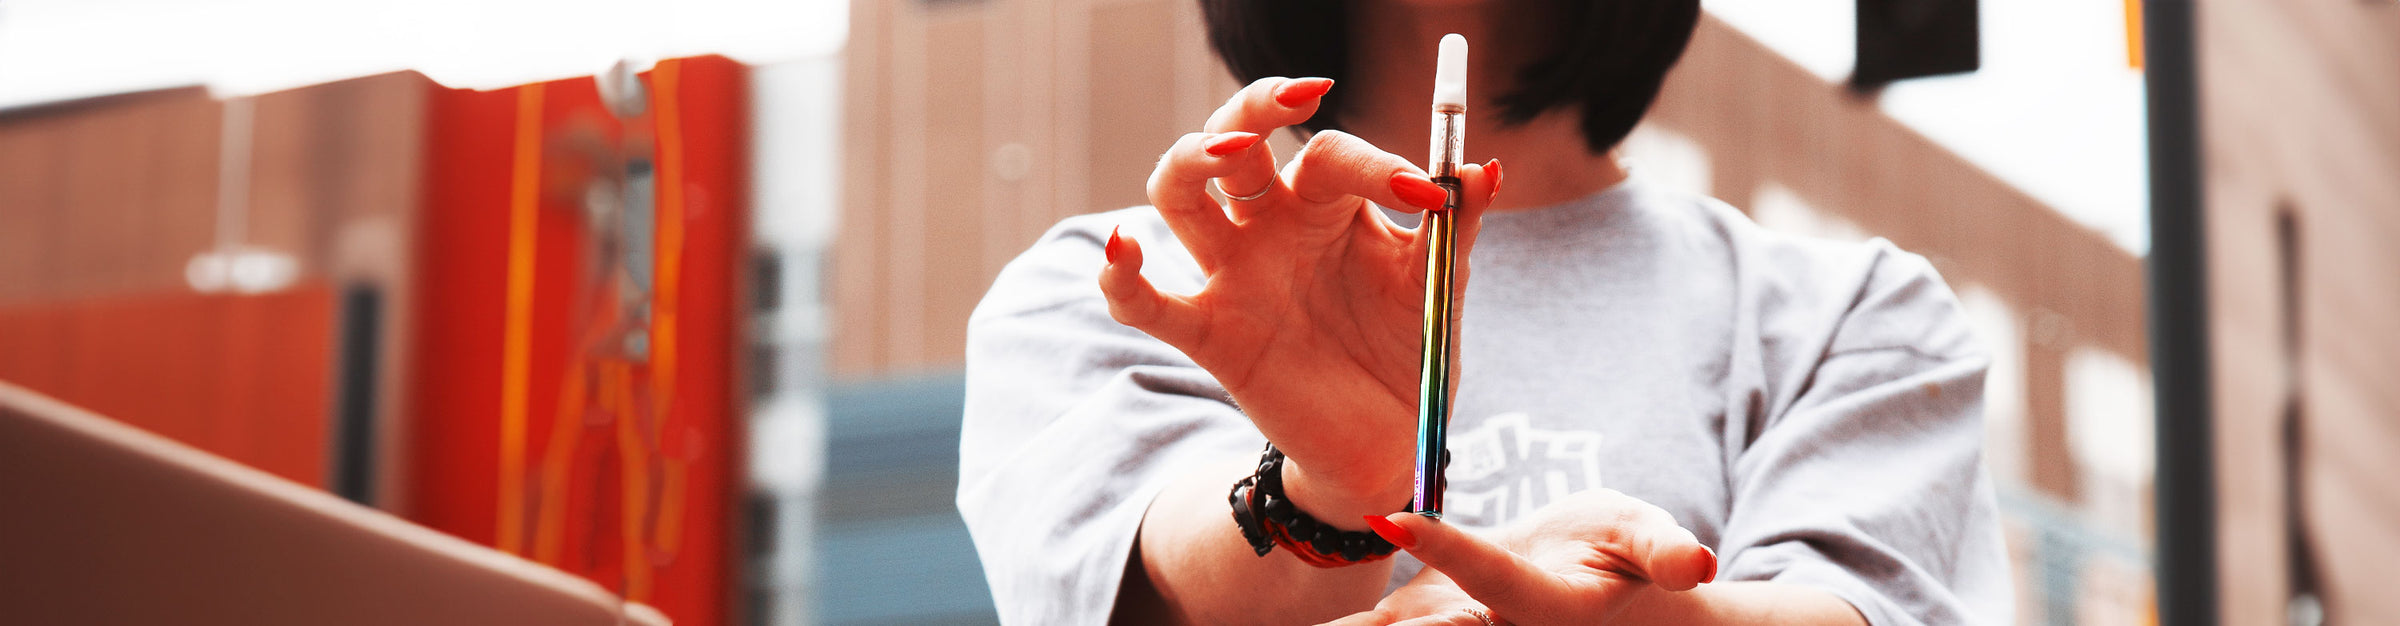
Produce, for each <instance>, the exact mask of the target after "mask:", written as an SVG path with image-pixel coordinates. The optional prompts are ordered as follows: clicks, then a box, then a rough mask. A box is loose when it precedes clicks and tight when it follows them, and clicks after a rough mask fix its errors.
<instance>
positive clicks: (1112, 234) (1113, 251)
mask: <svg viewBox="0 0 2400 626" xmlns="http://www.w3.org/2000/svg"><path fill="white" fill-rule="evenodd" d="M1118 228H1124V227H1123V226H1118V227H1116V228H1110V229H1108V245H1106V246H1101V247H1100V250H1101V251H1102V253H1103V254H1107V255H1108V264H1109V265H1116V264H1117V229H1118Z"/></svg>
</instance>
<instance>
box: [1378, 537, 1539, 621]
mask: <svg viewBox="0 0 2400 626" xmlns="http://www.w3.org/2000/svg"><path fill="white" fill-rule="evenodd" d="M1366 519H1367V525H1368V526H1370V527H1372V528H1374V529H1375V534H1377V535H1381V536H1383V538H1384V540H1385V541H1390V542H1392V543H1393V544H1396V545H1398V546H1400V548H1401V549H1403V550H1407V551H1408V553H1409V554H1412V555H1416V557H1417V560H1419V561H1424V562H1425V566H1426V567H1430V568H1433V569H1436V570H1440V571H1441V572H1442V573H1443V574H1446V575H1448V576H1450V582H1452V583H1455V584H1457V585H1458V588H1459V590H1461V591H1465V592H1467V595H1468V596H1471V597H1473V598H1475V599H1476V600H1477V601H1480V602H1482V603H1483V604H1484V606H1488V607H1492V610H1494V611H1497V612H1499V613H1501V614H1503V615H1547V614H1551V613H1552V611H1550V610H1548V608H1549V607H1548V606H1547V602H1546V601H1545V598H1547V597H1552V596H1555V595H1557V593H1556V591H1557V590H1558V589H1559V588H1560V585H1559V580H1558V578H1557V577H1556V576H1553V575H1551V574H1550V572H1547V571H1543V570H1542V568H1541V567H1539V566H1536V565H1534V564H1533V562H1532V561H1527V560H1525V557H1522V556H1518V555H1517V553H1515V552H1510V551H1508V549H1507V548H1503V547H1500V545H1499V544H1495V543H1492V542H1490V541H1488V540H1485V539H1484V538H1482V537H1477V536H1475V535H1471V534H1468V533H1467V532H1466V531H1463V530H1459V528H1458V527H1457V526H1452V525H1449V524H1444V523H1441V522H1439V521H1436V520H1434V519H1431V518H1428V517H1425V516H1423V515H1418V514H1415V513H1409V512H1400V513H1393V514H1391V515H1388V516H1384V517H1375V516H1372V515H1370V516H1367V518H1366Z"/></svg>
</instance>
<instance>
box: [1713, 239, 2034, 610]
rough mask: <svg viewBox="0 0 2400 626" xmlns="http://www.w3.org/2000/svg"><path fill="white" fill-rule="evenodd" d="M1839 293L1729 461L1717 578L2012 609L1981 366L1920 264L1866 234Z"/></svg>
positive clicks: (1950, 306) (1862, 606)
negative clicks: (1989, 459) (1985, 447)
mask: <svg viewBox="0 0 2400 626" xmlns="http://www.w3.org/2000/svg"><path fill="white" fill-rule="evenodd" d="M1872 248H1873V250H1872V255H1873V257H1874V258H1873V260H1872V261H1871V262H1869V263H1867V264H1865V265H1864V266H1865V267H1866V268H1868V269H1867V272H1866V276H1865V278H1864V280H1863V282H1861V283H1853V284H1860V285H1861V286H1860V287H1859V288H1858V289H1857V290H1855V294H1854V297H1851V298H1848V299H1847V302H1848V303H1849V306H1847V307H1846V308H1843V309H1839V310H1837V312H1836V313H1835V314H1833V315H1830V316H1828V318H1829V319H1831V320H1832V322H1831V323H1830V324H1829V325H1827V326H1828V327H1830V329H1831V332H1830V334H1829V335H1827V336H1825V337H1822V338H1821V339H1820V340H1818V341H1786V342H1785V343H1788V344H1802V345H1808V346H1811V347H1812V349H1813V352H1812V356H1811V358H1808V359H1793V362H1792V363H1790V364H1788V365H1784V366H1783V367H1784V368H1785V369H1786V370H1787V371H1786V372H1783V373H1787V374H1792V375H1790V376H1781V378H1782V379H1784V380H1789V381H1798V382H1796V383H1794V384H1793V386H1794V387H1795V388H1796V390H1794V391H1792V392H1791V393H1790V394H1789V396H1788V397H1789V398H1790V400H1789V401H1788V402H1779V403H1777V404H1780V405H1782V406H1781V408H1780V410H1779V411H1777V412H1776V413H1774V414H1772V415H1766V416H1764V418H1763V424H1762V425H1761V426H1760V427H1759V428H1758V429H1757V430H1756V432H1755V434H1754V436H1753V437H1752V438H1751V439H1750V440H1749V442H1748V445H1747V446H1746V447H1745V448H1743V449H1741V450H1739V451H1738V452H1737V454H1736V455H1735V457H1734V458H1733V460H1732V473H1731V476H1730V481H1731V483H1732V484H1731V485H1730V487H1731V489H1732V506H1731V508H1730V509H1729V514H1728V516H1727V520H1726V530H1725V533H1724V535H1723V540H1722V542H1721V543H1722V544H1723V545H1722V546H1721V550H1720V553H1723V554H1725V555H1727V563H1726V565H1725V566H1724V569H1723V572H1722V578H1723V579H1727V580H1772V581H1777V582H1786V583H1795V584H1805V585H1811V586H1815V587H1818V588H1822V589H1825V590H1827V591H1830V592H1832V593H1834V594H1835V595H1837V596H1840V597H1841V598H1842V599H1844V600H1847V601H1849V602H1850V604H1851V605H1852V606H1855V607H1857V608H1858V610H1859V612H1860V613H1861V614H1863V615H1864V616H1865V617H1866V618H1867V621H1868V622H1869V623H1872V624H1875V625H1877V626H1893V625H1901V624H1969V623H1991V624H2004V623H2012V620H2013V618H2012V617H2011V615H2010V613H2011V611H2012V610H2013V604H2012V603H2013V599H2012V593H2011V591H2010V589H2009V584H2010V583H2009V579H2008V565H2007V555H2006V551H2005V549H2004V547H2003V545H2002V538H2001V530H2000V526H1999V509H1998V505H1997V504H1996V502H1995V498H1994V497H1993V491H1992V485H1991V484H1990V479H1989V477H1988V476H1987V475H1986V474H1985V472H1984V471H1983V464H1982V437H1983V429H1982V426H1981V423H1982V419H1983V415H1982V413H1983V399H1982V398H1983V375H1984V370H1985V368H1986V366H1987V362H1988V359H1987V358H1986V356H1985V354H1984V353H1983V351H1982V350H1980V349H1979V348H1977V347H1976V345H1975V344H1974V341H1973V339H1972V337H1971V336H1970V334H1969V332H1968V330H1967V327H1966V324H1965V321H1964V319H1963V318H1962V317H1961V315H1960V313H1959V311H1958V306H1957V303H1956V300H1955V298H1954V297H1953V296H1952V295H1951V293H1950V291H1949V289H1948V288H1947V287H1946V286H1944V285H1943V284H1942V282H1941V278H1940V277H1939V276H1938V275H1936V274H1935V273H1934V271H1933V268H1932V267H1931V266H1930V265H1928V264H1926V263H1925V261H1924V260H1923V259H1922V258H1920V257H1917V256H1915V255H1910V254H1907V253H1904V252H1900V251H1898V250H1897V249H1894V248H1891V247H1890V246H1889V244H1884V243H1881V242H1877V243H1876V244H1875V245H1874V246H1872Z"/></svg>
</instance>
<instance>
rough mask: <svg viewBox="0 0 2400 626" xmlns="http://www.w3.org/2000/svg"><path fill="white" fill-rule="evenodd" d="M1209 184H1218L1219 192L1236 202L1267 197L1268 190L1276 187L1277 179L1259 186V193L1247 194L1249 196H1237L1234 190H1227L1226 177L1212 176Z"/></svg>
mask: <svg viewBox="0 0 2400 626" xmlns="http://www.w3.org/2000/svg"><path fill="white" fill-rule="evenodd" d="M1209 184H1211V185H1216V186H1217V193H1221V194H1225V198H1226V199H1228V200H1233V201H1235V202H1241V201H1245V200H1257V199H1259V198H1264V197H1266V196H1267V192H1268V191H1272V190H1274V189H1275V181H1267V184H1266V185H1265V186H1262V187H1259V188H1258V193H1254V194H1250V195H1247V196H1237V195H1233V192H1231V191H1226V190H1225V179H1222V178H1212V179H1209Z"/></svg>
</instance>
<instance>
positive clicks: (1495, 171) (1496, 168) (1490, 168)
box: [1483, 159, 1504, 203]
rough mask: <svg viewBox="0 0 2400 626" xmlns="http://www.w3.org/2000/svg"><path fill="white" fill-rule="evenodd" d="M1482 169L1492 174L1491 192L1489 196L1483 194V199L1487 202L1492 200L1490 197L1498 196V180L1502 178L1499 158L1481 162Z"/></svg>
mask: <svg viewBox="0 0 2400 626" xmlns="http://www.w3.org/2000/svg"><path fill="white" fill-rule="evenodd" d="M1483 171H1486V172H1490V173H1491V174H1492V193H1491V195H1489V196H1485V197H1484V199H1483V201H1484V202H1486V203H1489V202H1491V201H1492V198H1498V197H1500V181H1501V180H1504V179H1503V178H1501V176H1500V160H1499V159H1492V160H1491V161H1488V162H1485V163H1484V164H1483Z"/></svg>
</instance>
